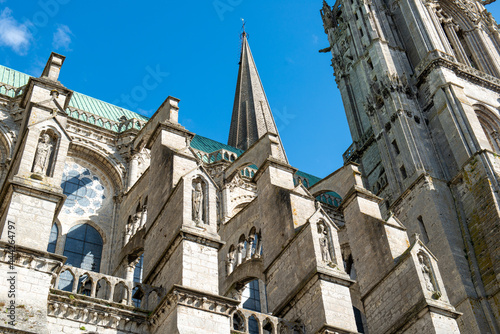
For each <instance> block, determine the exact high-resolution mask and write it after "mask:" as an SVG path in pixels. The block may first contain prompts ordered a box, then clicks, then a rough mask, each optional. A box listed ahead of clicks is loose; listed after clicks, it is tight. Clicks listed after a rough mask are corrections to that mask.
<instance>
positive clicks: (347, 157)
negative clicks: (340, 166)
mask: <svg viewBox="0 0 500 334" xmlns="http://www.w3.org/2000/svg"><path fill="white" fill-rule="evenodd" d="M354 152H356V144H354V143H352V144H351V146H349V148H348V149H347V150H346V151H345V152H344V154H342V157H343V158H344V163H347V162H349V161H350V160H351V158H352V155H353V154H354Z"/></svg>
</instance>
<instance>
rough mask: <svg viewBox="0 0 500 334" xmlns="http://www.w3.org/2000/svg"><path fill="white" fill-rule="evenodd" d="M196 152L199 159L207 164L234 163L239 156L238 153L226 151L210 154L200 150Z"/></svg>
mask: <svg viewBox="0 0 500 334" xmlns="http://www.w3.org/2000/svg"><path fill="white" fill-rule="evenodd" d="M195 152H196V155H197V156H198V158H200V159H201V160H202V161H203V162H204V163H207V164H211V163H214V162H218V161H229V162H233V161H234V160H236V159H237V158H238V155H237V154H236V153H234V152H231V151H227V150H224V149H222V150H218V151H215V152H212V153H210V154H209V153H205V152H203V151H199V150H195Z"/></svg>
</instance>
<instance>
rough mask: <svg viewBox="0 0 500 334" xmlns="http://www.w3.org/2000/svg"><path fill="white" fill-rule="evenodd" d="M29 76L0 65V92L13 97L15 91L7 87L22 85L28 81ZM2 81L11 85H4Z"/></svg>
mask: <svg viewBox="0 0 500 334" xmlns="http://www.w3.org/2000/svg"><path fill="white" fill-rule="evenodd" d="M29 78H30V76H29V75H27V74H24V73H21V72H18V71H15V70H12V69H10V68H7V67H5V66H2V65H0V86H1V87H0V94H3V95H8V96H10V97H14V96H15V95H16V91H15V90H13V89H8V88H11V87H12V88H19V87H22V86H24V85H26V84H27V83H28V80H29ZM2 83H3V84H6V85H8V86H11V87H5V85H2Z"/></svg>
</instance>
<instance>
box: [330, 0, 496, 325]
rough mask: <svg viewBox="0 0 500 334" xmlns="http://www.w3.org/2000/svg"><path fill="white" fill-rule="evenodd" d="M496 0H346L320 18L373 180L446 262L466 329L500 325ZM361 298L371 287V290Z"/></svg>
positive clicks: (356, 155) (368, 178) (364, 166)
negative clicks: (492, 8)
mask: <svg viewBox="0 0 500 334" xmlns="http://www.w3.org/2000/svg"><path fill="white" fill-rule="evenodd" d="M490 2H492V1H489V2H481V1H477V0H442V1H434V0H337V1H336V3H335V4H334V6H333V8H332V7H330V6H329V5H328V4H327V3H326V2H324V4H323V9H322V10H321V15H322V18H323V23H324V28H325V33H326V34H327V35H328V40H329V43H330V47H329V48H327V49H324V50H321V51H322V52H328V51H331V53H332V67H333V69H334V75H335V80H336V83H337V85H338V88H339V89H340V92H341V95H342V99H343V103H344V108H345V111H346V115H347V120H348V123H349V127H350V131H351V135H352V138H353V144H352V145H351V147H350V148H349V149H348V150H347V152H346V153H345V154H344V161H345V163H348V162H351V161H353V162H357V163H359V164H360V165H361V170H362V172H363V177H364V179H363V181H364V184H365V186H366V188H367V189H369V190H371V191H372V192H373V193H374V194H376V195H378V196H380V197H382V198H384V201H383V202H382V203H381V210H382V212H383V213H384V214H385V215H386V216H389V214H390V212H393V213H394V215H395V216H396V217H398V218H399V219H400V220H401V221H402V222H404V224H405V225H406V228H407V229H408V232H409V234H410V235H411V234H413V233H419V234H420V235H421V239H422V240H423V242H424V243H425V244H426V246H427V247H429V249H430V250H431V251H432V252H433V253H434V254H435V255H436V257H437V258H438V260H439V262H438V263H439V268H440V271H441V273H442V275H443V280H444V282H445V286H446V289H447V292H448V296H449V298H450V301H451V303H452V304H453V305H454V306H455V308H456V309H457V310H458V311H460V312H462V313H463V315H462V316H461V318H460V319H458V323H459V326H460V329H461V332H462V333H499V327H500V311H499V305H500V294H499V292H500V243H499V241H498V240H500V210H499V204H500V203H499V200H500V197H499V193H498V191H499V190H500V184H499V180H498V178H499V173H500V158H499V156H498V153H500V139H499V135H498V133H499V131H500V112H499V107H500V103H499V93H500V34H499V31H498V26H497V24H496V22H495V20H494V19H493V18H492V16H491V14H490V13H489V12H488V11H487V10H486V9H485V8H484V5H487V4H488V3H490ZM362 298H363V296H362Z"/></svg>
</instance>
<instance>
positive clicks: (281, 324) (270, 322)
mask: <svg viewBox="0 0 500 334" xmlns="http://www.w3.org/2000/svg"><path fill="white" fill-rule="evenodd" d="M231 333H234V334H236V333H238V334H240V333H245V334H278V333H280V334H281V333H286V334H301V333H305V331H304V328H303V326H302V325H301V324H298V323H292V322H288V321H286V320H284V319H280V318H277V317H274V316H272V315H269V314H264V313H260V312H256V311H251V310H247V309H243V308H238V309H237V310H236V311H235V312H234V313H233V315H232V317H231Z"/></svg>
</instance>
